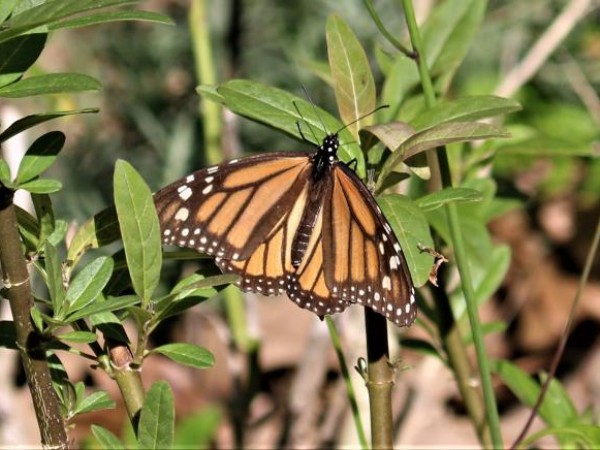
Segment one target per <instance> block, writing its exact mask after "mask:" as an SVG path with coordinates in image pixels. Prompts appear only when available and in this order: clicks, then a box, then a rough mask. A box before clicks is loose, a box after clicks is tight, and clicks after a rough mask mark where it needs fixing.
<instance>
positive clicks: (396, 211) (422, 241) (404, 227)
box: [377, 194, 433, 287]
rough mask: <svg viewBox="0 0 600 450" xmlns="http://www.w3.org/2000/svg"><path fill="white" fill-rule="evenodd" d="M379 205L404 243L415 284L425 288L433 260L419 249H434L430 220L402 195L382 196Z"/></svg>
mask: <svg viewBox="0 0 600 450" xmlns="http://www.w3.org/2000/svg"><path fill="white" fill-rule="evenodd" d="M377 203H378V204H379V206H380V207H381V209H382V211H383V213H384V215H385V217H386V219H387V220H388V222H389V223H390V225H391V226H392V229H393V230H394V234H395V235H396V237H397V238H398V240H399V241H400V246H401V247H402V251H403V252H404V256H405V257H406V261H407V262H408V267H409V268H410V273H411V275H412V280H413V283H414V285H415V286H417V287H418V286H422V285H423V284H425V283H426V282H427V279H428V278H429V271H430V269H431V266H432V264H433V257H432V256H431V255H429V254H427V253H424V252H421V251H420V250H419V246H425V247H429V248H433V240H432V238H431V234H430V232H429V226H428V224H427V219H426V218H425V216H424V215H423V212H422V211H421V210H420V209H419V207H418V206H417V205H416V204H415V203H414V202H412V201H411V200H410V199H409V198H407V197H404V196H402V195H398V194H387V195H380V196H379V197H377Z"/></svg>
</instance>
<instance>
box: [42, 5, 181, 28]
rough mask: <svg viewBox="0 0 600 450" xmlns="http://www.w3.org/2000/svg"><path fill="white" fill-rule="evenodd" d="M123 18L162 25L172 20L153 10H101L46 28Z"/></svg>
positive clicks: (93, 23) (117, 20) (101, 22)
mask: <svg viewBox="0 0 600 450" xmlns="http://www.w3.org/2000/svg"><path fill="white" fill-rule="evenodd" d="M125 20H135V21H141V22H154V23H161V24H164V25H173V24H174V22H173V20H172V19H171V18H170V17H168V16H165V15H164V14H159V13H157V12H154V11H137V10H129V11H114V12H102V13H96V14H90V15H87V16H84V17H81V18H76V19H68V20H61V21H60V22H54V23H52V24H51V25H50V26H49V27H48V29H49V30H50V31H54V30H58V29H63V28H79V27H87V26H90V25H99V24H103V23H111V22H119V21H125Z"/></svg>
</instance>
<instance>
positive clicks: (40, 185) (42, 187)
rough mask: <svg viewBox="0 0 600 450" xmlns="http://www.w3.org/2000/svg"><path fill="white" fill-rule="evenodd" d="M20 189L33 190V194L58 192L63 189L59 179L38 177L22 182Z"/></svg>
mask: <svg viewBox="0 0 600 450" xmlns="http://www.w3.org/2000/svg"><path fill="white" fill-rule="evenodd" d="M19 189H23V190H25V191H28V192H31V193H32V194H52V193H53V192H58V191H60V190H61V189H62V183H61V182H60V181H58V180H51V179H48V178H38V179H36V180H31V181H28V182H26V183H23V184H20V185H19Z"/></svg>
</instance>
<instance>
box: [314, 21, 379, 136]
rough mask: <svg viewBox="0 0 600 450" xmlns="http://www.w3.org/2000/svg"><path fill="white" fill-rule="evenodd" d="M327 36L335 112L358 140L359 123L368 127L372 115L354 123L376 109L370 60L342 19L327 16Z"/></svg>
mask: <svg viewBox="0 0 600 450" xmlns="http://www.w3.org/2000/svg"><path fill="white" fill-rule="evenodd" d="M326 37H327V54H328V57H329V67H330V70H331V76H332V78H333V87H334V90H335V98H336V101H337V105H338V110H339V112H340V116H341V117H342V121H343V122H344V123H345V124H348V129H349V130H350V131H351V132H352V135H353V136H354V138H355V139H358V130H359V129H360V128H362V127H361V123H360V122H363V123H364V124H365V125H369V124H370V123H372V121H373V116H367V117H364V118H362V119H361V120H360V121H359V122H355V121H356V120H358V119H359V118H361V117H363V116H365V115H366V114H369V113H371V112H373V110H374V109H375V80H374V79H373V73H372V72H371V68H370V67H369V60H368V59H367V55H366V54H365V51H364V49H363V48H362V46H361V45H360V42H359V41H358V39H357V38H356V35H355V34H354V33H353V32H352V30H351V29H350V27H349V26H348V25H347V24H346V23H345V22H344V20H343V19H342V18H341V17H339V16H337V15H335V14H332V15H330V16H329V18H328V19H327V26H326ZM353 122H355V123H353Z"/></svg>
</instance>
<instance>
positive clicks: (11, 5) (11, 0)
mask: <svg viewBox="0 0 600 450" xmlns="http://www.w3.org/2000/svg"><path fill="white" fill-rule="evenodd" d="M20 1H21V0H3V1H1V2H0V23H2V22H4V21H5V20H6V19H7V18H8V16H10V13H12V12H13V9H15V6H17V3H19V2H20Z"/></svg>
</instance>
